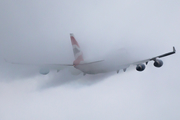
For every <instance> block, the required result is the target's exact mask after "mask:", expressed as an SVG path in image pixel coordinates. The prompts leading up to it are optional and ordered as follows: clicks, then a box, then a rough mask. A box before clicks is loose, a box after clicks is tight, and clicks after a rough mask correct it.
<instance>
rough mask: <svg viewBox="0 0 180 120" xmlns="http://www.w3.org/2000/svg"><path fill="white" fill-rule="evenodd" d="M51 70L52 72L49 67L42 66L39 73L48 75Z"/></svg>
mask: <svg viewBox="0 0 180 120" xmlns="http://www.w3.org/2000/svg"><path fill="white" fill-rule="evenodd" d="M49 72H50V71H49V69H47V68H41V69H40V70H39V73H40V74H42V75H47V74H48V73H49Z"/></svg>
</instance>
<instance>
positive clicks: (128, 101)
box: [0, 0, 180, 120]
mask: <svg viewBox="0 0 180 120" xmlns="http://www.w3.org/2000/svg"><path fill="white" fill-rule="evenodd" d="M179 6H180V1H179V0H171V1H168V0H164V1H162V0H151V1H144V0H136V1H134V0H126V1H123V0H111V1H108V0H99V1H97V0H89V1H85V0H76V1H74V0H64V1H62V0H54V1H52V0H31V1H22V0H1V2H0V120H15V119H18V120H41V119H43V120H52V119H53V120H59V119H61V120H72V119H73V120H85V119H86V120H92V119H93V120H99V119H103V120H119V119H123V120H152V119H154V120H159V119H163V120H178V119H180V103H179V101H180V93H179V91H180V87H179V86H180V74H179V66H180V62H179V61H180V55H179V49H180V41H179V40H180V34H179V30H180V7H179ZM69 33H74V35H75V37H76V39H77V40H78V42H79V44H80V46H81V48H82V50H83V53H84V55H85V58H86V59H96V60H97V59H98V58H101V57H102V58H103V56H104V55H105V54H107V53H110V52H111V51H114V50H116V49H119V48H126V49H127V50H129V51H130V53H131V55H132V56H133V57H136V59H137V58H139V59H144V58H149V57H154V56H156V55H159V54H162V53H165V52H169V51H172V46H175V47H176V49H177V53H176V54H175V55H172V56H168V57H166V58H162V60H163V61H164V66H163V67H162V68H155V67H154V66H153V62H150V63H149V64H148V65H147V67H146V69H145V71H143V72H137V71H136V70H135V68H134V70H127V72H125V73H123V72H122V71H121V72H120V73H119V74H116V72H112V73H108V74H100V75H94V76H92V75H86V76H84V77H82V76H72V75H71V74H70V73H69V71H68V70H63V71H60V72H59V73H56V72H54V71H52V72H50V74H49V75H46V76H43V75H40V74H39V72H38V68H36V67H33V66H18V65H10V64H7V63H5V62H4V58H6V59H8V60H10V61H15V62H27V63H66V64H70V63H72V62H73V60H74V57H73V52H72V46H71V42H70V38H69Z"/></svg>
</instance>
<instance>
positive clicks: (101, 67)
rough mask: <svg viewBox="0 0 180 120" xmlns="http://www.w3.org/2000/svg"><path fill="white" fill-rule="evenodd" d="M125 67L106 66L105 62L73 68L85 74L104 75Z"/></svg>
mask: <svg viewBox="0 0 180 120" xmlns="http://www.w3.org/2000/svg"><path fill="white" fill-rule="evenodd" d="M126 67H127V66H120V65H113V64H107V63H106V62H101V63H93V64H86V65H77V66H75V68H77V69H79V70H81V71H82V72H84V73H86V74H98V73H106V72H110V71H117V70H120V69H123V68H126Z"/></svg>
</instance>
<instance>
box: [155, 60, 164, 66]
mask: <svg viewBox="0 0 180 120" xmlns="http://www.w3.org/2000/svg"><path fill="white" fill-rule="evenodd" d="M162 65H163V61H162V60H159V59H156V60H154V66H155V67H161V66H162Z"/></svg>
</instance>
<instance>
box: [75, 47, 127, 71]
mask: <svg viewBox="0 0 180 120" xmlns="http://www.w3.org/2000/svg"><path fill="white" fill-rule="evenodd" d="M128 63H129V55H128V53H127V52H126V51H125V50H122V49H120V50H117V51H115V52H113V53H111V54H109V55H107V56H106V57H105V59H104V61H102V62H96V63H90V64H83V65H76V66H75V68H76V69H78V70H80V71H82V72H83V73H85V74H98V73H106V72H111V71H118V70H121V69H125V68H127V67H129V64H128Z"/></svg>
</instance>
